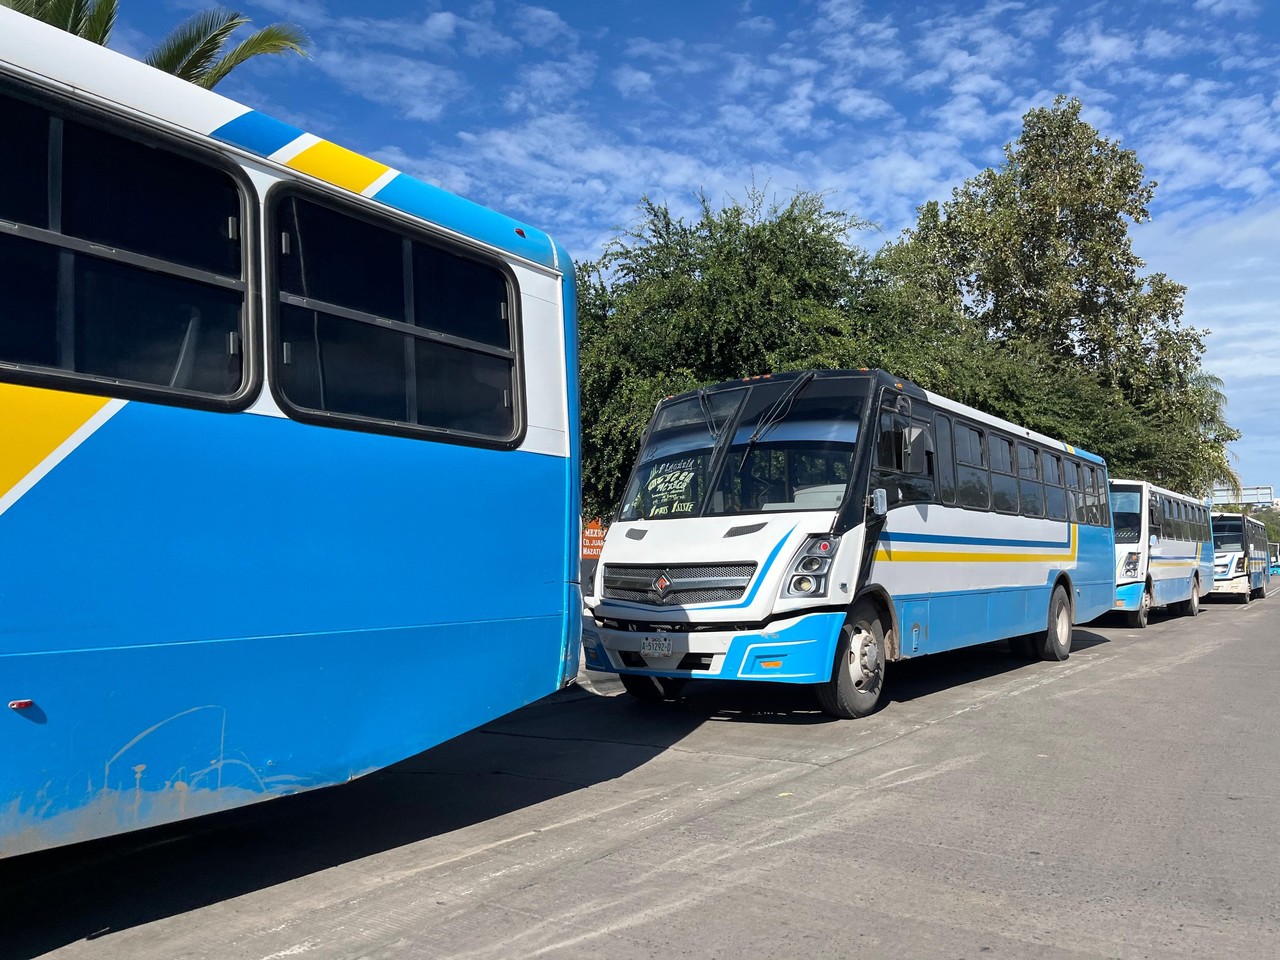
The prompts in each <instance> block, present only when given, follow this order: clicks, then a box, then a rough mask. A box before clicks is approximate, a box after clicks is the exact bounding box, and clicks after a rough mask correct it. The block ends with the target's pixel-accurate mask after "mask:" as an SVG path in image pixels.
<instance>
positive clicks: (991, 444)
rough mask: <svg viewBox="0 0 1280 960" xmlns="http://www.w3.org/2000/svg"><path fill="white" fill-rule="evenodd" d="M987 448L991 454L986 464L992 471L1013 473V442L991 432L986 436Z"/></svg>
mask: <svg viewBox="0 0 1280 960" xmlns="http://www.w3.org/2000/svg"><path fill="white" fill-rule="evenodd" d="M987 449H988V451H989V452H990V454H991V459H990V460H989V461H988V465H989V466H990V467H991V472H992V473H1010V474H1011V473H1013V444H1012V443H1010V442H1009V441H1008V440H1006V439H1005V438H1004V437H997V436H995V435H994V434H991V435H989V436H988V437H987Z"/></svg>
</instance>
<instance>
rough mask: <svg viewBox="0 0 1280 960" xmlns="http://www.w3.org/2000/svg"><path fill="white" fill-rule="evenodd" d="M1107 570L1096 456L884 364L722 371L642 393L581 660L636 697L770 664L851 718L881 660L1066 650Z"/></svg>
mask: <svg viewBox="0 0 1280 960" xmlns="http://www.w3.org/2000/svg"><path fill="white" fill-rule="evenodd" d="M1113 570H1114V553H1113V544H1112V535H1111V517H1110V512H1109V509H1108V503H1107V470H1106V464H1105V463H1103V461H1102V460H1101V459H1100V458H1098V457H1096V456H1094V455H1093V454H1090V453H1086V452H1084V451H1083V450H1078V449H1076V448H1074V447H1072V446H1070V445H1068V444H1065V443H1062V442H1060V441H1058V440H1054V439H1053V438H1051V437H1047V436H1043V435H1041V434H1038V433H1033V432H1032V431H1030V430H1026V429H1024V428H1022V427H1019V426H1016V425H1015V424H1012V423H1009V422H1007V421H1005V420H1001V419H999V418H997V417H993V416H989V415H988V414H985V413H982V412H981V411H978V410H975V409H973V408H971V407H967V406H964V405H962V404H959V403H955V402H953V401H951V400H948V399H946V398H944V397H940V396H938V395H936V394H933V393H929V392H926V391H925V390H922V389H921V388H920V387H918V386H916V385H914V384H912V383H909V382H907V381H904V380H900V379H897V378H895V377H892V376H890V375H889V374H887V373H884V372H883V371H863V370H855V371H808V372H804V373H786V374H779V375H776V376H770V377H761V378H755V379H750V380H744V381H734V382H730V383H722V384H719V385H717V386H714V387H708V388H706V389H701V390H695V391H693V392H691V393H686V394H682V395H681V396H677V397H672V398H669V399H667V400H664V401H663V402H662V403H660V404H659V405H658V408H657V410H656V412H655V413H654V415H653V419H652V420H651V421H650V423H649V426H648V429H647V431H646V433H645V436H644V440H643V442H642V445H641V449H640V453H639V457H638V458H637V460H636V464H635V467H634V469H633V472H632V474H631V478H630V481H629V483H628V485H627V488H626V494H625V496H624V498H623V502H622V504H621V506H620V507H619V509H618V512H617V516H616V519H615V521H614V523H613V524H612V525H611V526H610V527H609V531H608V534H607V535H606V537H605V541H604V546H603V548H602V551H601V556H600V562H599V565H598V567H597V571H596V574H595V579H594V583H593V585H592V586H591V588H590V590H589V591H588V597H587V600H586V603H587V613H586V617H585V623H584V627H583V645H584V656H585V659H586V663H587V665H588V666H589V667H590V668H592V669H595V670H601V671H609V672H613V673H617V674H619V675H620V676H621V679H622V683H623V685H624V686H625V688H626V689H627V691H628V692H630V693H631V694H632V695H634V696H636V697H639V698H643V699H662V698H666V697H671V696H673V695H675V694H676V693H677V692H678V691H679V690H680V689H681V687H682V685H683V684H685V683H687V682H689V681H696V680H702V679H720V680H742V681H759V680H765V681H769V680H771V681H781V682H784V683H795V684H810V685H813V686H814V687H815V689H816V691H817V694H818V698H819V702H820V703H821V705H822V707H823V709H824V710H826V711H827V712H828V713H830V714H832V715H834V716H837V717H857V716H863V715H865V714H868V713H870V712H871V711H873V710H874V709H876V707H877V705H878V704H879V702H880V699H881V695H882V692H883V685H884V675H885V667H886V664H887V663H888V662H890V661H894V660H900V659H906V658H908V657H916V656H920V655H922V654H928V653H936V652H939V651H943V650H952V649H955V648H957V647H964V646H969V645H972V644H979V643H986V642H988V641H993V640H1002V639H1011V640H1013V645H1014V647H1015V649H1016V650H1018V651H1019V652H1021V653H1022V654H1024V655H1027V656H1034V657H1037V658H1045V659H1049V660H1064V659H1066V657H1067V656H1068V654H1069V652H1070V649H1071V639H1072V624H1075V623H1083V622H1086V621H1089V620H1092V619H1094V618H1096V617H1098V616H1101V615H1102V614H1103V613H1105V612H1107V611H1108V610H1110V609H1111V607H1112V604H1113V603H1114V600H1115V578H1114V576H1113Z"/></svg>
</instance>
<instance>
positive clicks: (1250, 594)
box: [1240, 583, 1253, 603]
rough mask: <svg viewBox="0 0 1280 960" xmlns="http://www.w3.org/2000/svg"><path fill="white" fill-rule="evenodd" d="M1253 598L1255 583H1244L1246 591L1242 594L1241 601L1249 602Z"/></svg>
mask: <svg viewBox="0 0 1280 960" xmlns="http://www.w3.org/2000/svg"><path fill="white" fill-rule="evenodd" d="M1252 599H1253V585H1252V584H1248V583H1246V584H1245V585H1244V593H1242V594H1240V602H1241V603H1248V602H1249V601H1250V600H1252Z"/></svg>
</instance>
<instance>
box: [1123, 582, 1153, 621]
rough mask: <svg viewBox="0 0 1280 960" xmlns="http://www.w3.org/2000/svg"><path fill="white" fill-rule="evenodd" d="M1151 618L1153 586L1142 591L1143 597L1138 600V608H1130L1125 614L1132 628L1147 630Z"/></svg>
mask: <svg viewBox="0 0 1280 960" xmlns="http://www.w3.org/2000/svg"><path fill="white" fill-rule="evenodd" d="M1150 618H1151V588H1150V587H1147V588H1146V589H1144V590H1143V591H1142V599H1141V600H1139V601H1138V609H1137V610H1130V611H1128V612H1127V613H1126V614H1125V615H1124V619H1125V623H1126V624H1128V626H1129V629H1130V630H1145V629H1146V628H1147V621H1148V620H1149V619H1150Z"/></svg>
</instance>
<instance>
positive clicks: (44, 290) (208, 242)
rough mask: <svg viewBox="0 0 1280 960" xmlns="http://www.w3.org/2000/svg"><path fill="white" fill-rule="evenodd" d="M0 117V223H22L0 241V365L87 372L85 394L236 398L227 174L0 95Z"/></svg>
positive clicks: (233, 243) (239, 334) (237, 335)
mask: <svg viewBox="0 0 1280 960" xmlns="http://www.w3.org/2000/svg"><path fill="white" fill-rule="evenodd" d="M0 122H2V123H5V124H6V125H10V124H11V125H12V127H9V126H6V134H7V135H8V136H7V139H6V140H5V173H6V176H5V178H4V183H3V185H0V208H3V209H0V217H3V218H6V219H13V220H16V221H18V222H19V226H18V227H16V228H11V229H13V230H14V231H15V232H14V233H13V234H3V235H0V300H2V302H0V360H2V361H5V362H7V363H12V364H19V365H22V366H24V367H30V368H36V369H38V370H40V371H43V372H45V373H48V374H51V375H54V376H56V375H58V374H80V375H88V376H92V377H94V378H97V379H96V384H95V386H94V388H93V389H95V390H102V389H103V384H104V383H105V382H107V381H112V382H115V383H118V384H120V385H128V386H137V387H154V388H160V390H162V391H168V390H175V391H186V392H188V393H196V394H204V395H207V396H213V397H224V398H225V397H229V396H231V395H233V394H235V393H237V392H238V391H239V389H240V386H241V384H242V380H243V363H242V349H241V346H242V343H243V328H244V324H245V322H246V318H245V316H244V307H245V293H244V290H245V284H244V282H243V263H242V259H243V258H242V251H241V243H240V240H239V239H238V237H239V225H238V221H239V216H240V194H239V191H238V188H237V186H236V183H235V181H234V180H233V179H232V177H231V176H230V174H228V173H226V172H224V171H222V170H220V169H217V168H216V167H213V166H211V165H209V164H207V163H204V162H202V161H200V160H197V159H193V158H192V157H189V156H186V155H185V154H183V153H178V152H175V151H173V150H172V149H170V148H168V147H164V146H150V145H147V144H145V143H143V142H142V141H141V140H140V139H139V138H138V137H137V136H135V135H134V134H133V133H131V132H128V131H124V132H120V133H112V132H107V131H105V130H101V129H98V128H96V127H89V126H86V125H84V124H82V123H80V122H78V121H75V120H71V119H67V118H65V117H62V116H60V115H59V114H58V111H56V110H50V109H47V108H44V107H35V106H31V105H29V104H26V103H19V102H17V101H14V100H11V99H8V98H5V97H0ZM59 129H60V130H61V136H60V137H56V136H51V135H50V131H51V130H59ZM50 170H54V171H60V176H55V177H53V178H52V179H51V178H50V175H49V171H50ZM51 209H52V210H54V211H57V212H58V214H59V215H58V216H55V217H51V216H50V215H49V211H50V210H51ZM31 227H39V228H40V229H41V230H42V231H46V232H42V233H40V234H38V235H37V234H36V233H35V232H34V231H32V230H31V229H30V228H31ZM80 241H91V242H93V243H94V244H96V245H97V246H95V247H94V249H93V252H92V253H89V252H85V251H84V250H83V244H82V243H81V242H80ZM139 255H141V256H139ZM144 257H145V258H146V259H143V258H144ZM211 274H212V275H213V276H210V275H211ZM82 382H83V381H82ZM159 396H161V397H163V396H164V394H163V393H161V394H159Z"/></svg>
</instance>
